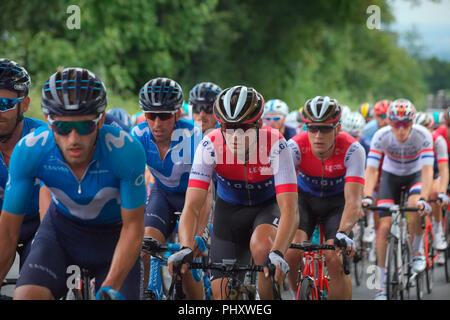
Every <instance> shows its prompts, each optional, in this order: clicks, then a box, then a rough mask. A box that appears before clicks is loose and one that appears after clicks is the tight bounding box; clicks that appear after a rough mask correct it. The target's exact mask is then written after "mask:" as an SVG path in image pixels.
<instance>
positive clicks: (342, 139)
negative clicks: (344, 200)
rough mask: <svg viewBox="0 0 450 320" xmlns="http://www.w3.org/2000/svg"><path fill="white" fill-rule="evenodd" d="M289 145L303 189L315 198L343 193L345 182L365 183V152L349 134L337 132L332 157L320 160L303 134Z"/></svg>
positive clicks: (297, 136)
mask: <svg viewBox="0 0 450 320" xmlns="http://www.w3.org/2000/svg"><path fill="white" fill-rule="evenodd" d="M288 146H289V149H290V150H291V152H292V157H293V160H294V165H295V167H296V169H297V171H298V185H299V187H300V188H301V189H302V190H304V191H306V192H309V193H311V194H312V195H315V196H317V197H326V196H330V195H334V194H338V193H342V192H344V186H345V183H346V182H357V183H361V184H364V165H365V162H366V153H365V151H364V148H363V146H362V145H361V144H360V143H359V142H357V141H356V140H355V138H353V137H352V136H351V135H349V134H347V133H344V132H340V133H339V134H338V136H337V137H336V143H335V147H334V152H333V154H332V155H331V156H330V157H329V158H327V159H325V160H323V161H322V160H320V159H319V158H317V157H316V156H315V155H314V154H313V152H312V150H311V143H310V142H309V138H308V133H307V132H306V131H304V132H301V133H299V134H297V135H296V136H295V137H293V138H292V139H291V140H289V141H288Z"/></svg>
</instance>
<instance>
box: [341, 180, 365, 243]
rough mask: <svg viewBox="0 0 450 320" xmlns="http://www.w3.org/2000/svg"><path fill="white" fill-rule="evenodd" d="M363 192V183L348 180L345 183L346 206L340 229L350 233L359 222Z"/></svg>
mask: <svg viewBox="0 0 450 320" xmlns="http://www.w3.org/2000/svg"><path fill="white" fill-rule="evenodd" d="M362 192H363V185H362V184H361V183H357V182H347V183H346V184H345V187H344V197H345V206H344V211H343V212H342V218H341V223H340V224H339V229H338V231H344V232H345V233H346V234H347V235H348V234H350V232H351V231H352V228H353V226H354V225H355V224H356V222H358V219H359V214H360V210H361V199H362V197H361V195H362Z"/></svg>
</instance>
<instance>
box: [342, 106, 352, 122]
mask: <svg viewBox="0 0 450 320" xmlns="http://www.w3.org/2000/svg"><path fill="white" fill-rule="evenodd" d="M351 112H352V110H351V109H350V107H349V106H345V105H344V106H342V114H341V119H342V120H344V118H345V117H346V116H348V115H349V114H350V113H351Z"/></svg>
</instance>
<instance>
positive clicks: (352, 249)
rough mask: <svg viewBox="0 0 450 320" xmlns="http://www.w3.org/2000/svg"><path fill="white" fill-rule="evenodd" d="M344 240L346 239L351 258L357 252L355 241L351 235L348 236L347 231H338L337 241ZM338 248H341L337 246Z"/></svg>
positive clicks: (348, 253)
mask: <svg viewBox="0 0 450 320" xmlns="http://www.w3.org/2000/svg"><path fill="white" fill-rule="evenodd" d="M336 240H337V241H336ZM342 240H344V241H345V243H346V244H347V255H348V258H349V259H350V258H351V257H353V255H354V254H355V252H356V249H355V242H354V241H353V240H352V239H351V238H350V237H349V236H347V234H346V233H345V232H343V231H340V232H338V233H336V239H335V243H340V242H342ZM336 249H339V250H340V249H341V248H340V247H337V248H336Z"/></svg>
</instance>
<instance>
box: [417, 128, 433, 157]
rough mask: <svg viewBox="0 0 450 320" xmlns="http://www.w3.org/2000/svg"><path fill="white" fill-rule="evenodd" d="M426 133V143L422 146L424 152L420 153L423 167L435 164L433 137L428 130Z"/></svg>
mask: <svg viewBox="0 0 450 320" xmlns="http://www.w3.org/2000/svg"><path fill="white" fill-rule="evenodd" d="M425 130H426V129H425ZM424 132H425V135H424V141H423V144H422V150H421V151H420V163H421V164H422V166H424V165H431V166H432V165H433V164H434V150H433V136H432V135H431V133H430V132H429V131H428V130H426V131H424Z"/></svg>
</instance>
